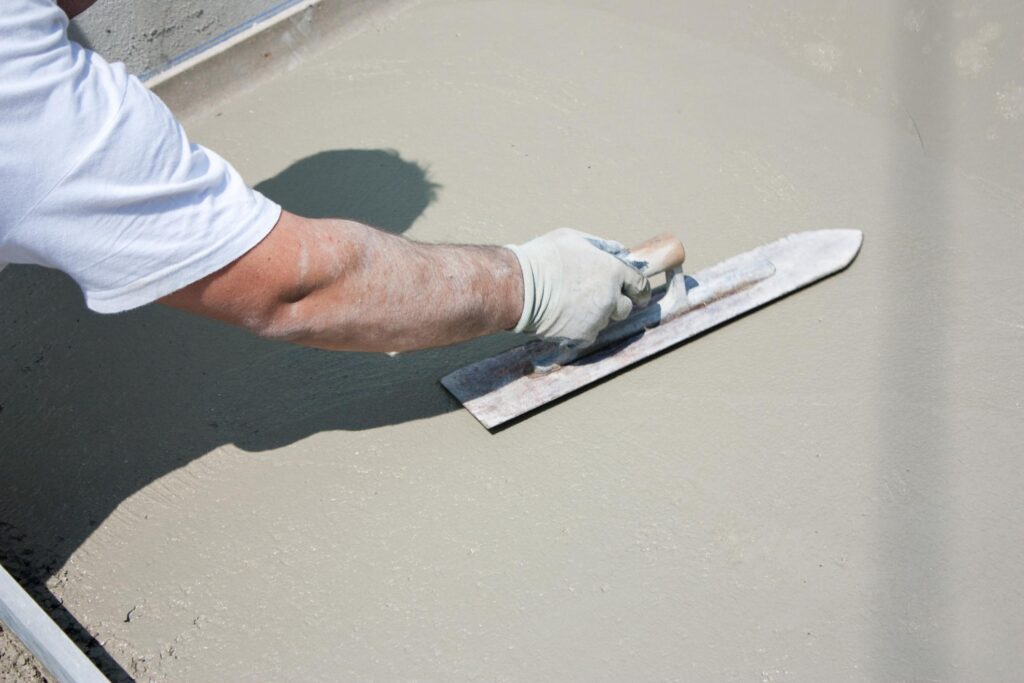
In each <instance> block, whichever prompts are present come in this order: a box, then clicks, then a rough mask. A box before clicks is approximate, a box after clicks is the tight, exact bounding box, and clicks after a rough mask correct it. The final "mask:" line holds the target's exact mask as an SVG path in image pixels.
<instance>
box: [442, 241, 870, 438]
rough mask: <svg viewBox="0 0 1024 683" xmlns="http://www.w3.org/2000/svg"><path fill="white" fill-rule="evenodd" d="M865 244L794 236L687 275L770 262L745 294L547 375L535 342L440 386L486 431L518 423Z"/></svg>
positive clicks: (803, 282)
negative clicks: (770, 270) (536, 366)
mask: <svg viewBox="0 0 1024 683" xmlns="http://www.w3.org/2000/svg"><path fill="white" fill-rule="evenodd" d="M862 242H863V233H861V231H860V230H812V231H807V232H799V233H794V234H792V235H789V236H788V237H784V238H782V239H780V240H776V241H775V242H771V243H769V244H765V245H763V246H760V247H758V248H756V249H753V250H751V251H748V252H745V253H742V254H739V255H737V256H733V257H731V258H729V259H726V260H725V261H722V262H721V263H718V264H717V265H714V266H711V267H710V268H706V269H704V270H702V271H700V272H697V273H694V274H692V276H691V277H692V279H693V280H696V282H697V283H698V286H699V283H709V282H713V281H714V280H715V278H721V277H722V276H724V275H727V274H728V273H730V272H735V271H737V270H739V269H742V268H744V267H749V266H750V265H751V264H753V263H756V262H761V261H765V260H767V261H770V262H771V263H772V264H773V265H774V266H775V274H774V275H772V276H771V277H769V278H767V279H764V280H762V281H760V282H758V283H756V284H754V285H752V286H750V287H748V288H747V289H743V290H741V291H738V292H736V293H733V294H730V295H728V296H724V297H722V298H720V299H717V300H714V301H711V302H710V303H707V304H706V305H702V306H697V307H695V308H693V309H690V310H687V311H685V312H684V313H682V314H680V315H679V316H678V317H676V318H673V319H671V320H670V321H668V322H666V323H663V324H661V325H659V326H657V327H652V328H649V329H647V330H643V331H642V332H639V333H638V336H634V337H632V338H631V339H629V340H627V341H626V342H622V343H619V344H615V345H612V346H611V347H609V348H606V349H601V350H599V351H596V352H595V353H593V354H591V355H589V356H586V357H584V358H581V359H579V360H578V361H575V362H573V363H571V364H569V365H564V366H562V367H561V368H559V369H558V370H555V371H553V372H550V373H547V374H539V373H534V372H533V360H534V359H535V358H538V357H544V356H545V355H547V354H550V353H551V351H552V348H553V347H552V345H551V344H550V343H547V342H542V341H539V340H534V341H531V342H529V343H527V344H525V345H523V346H518V347H516V348H513V349H509V350H508V351H505V352H504V353H501V354H499V355H497V356H493V357H491V358H486V359H484V360H481V361H478V362H476V363H473V364H471V365H467V366H466V367H464V368H461V369H459V370H456V371H455V372H452V373H451V374H449V375H447V376H445V377H444V378H442V379H441V384H442V385H444V387H445V389H447V390H448V391H449V392H450V393H451V394H452V395H453V396H454V397H455V398H456V399H458V401H459V402H460V403H462V405H463V406H465V408H466V409H467V410H468V411H469V412H470V413H471V414H472V415H473V417H475V418H476V419H477V420H479V422H480V424H482V425H483V426H484V427H486V428H487V429H495V428H496V427H499V426H500V425H502V424H504V423H506V422H508V421H510V420H513V419H515V418H518V417H521V416H523V415H525V414H526V413H529V412H530V411H532V410H535V409H537V408H539V407H541V406H543V405H545V404H547V403H550V402H551V401H554V400H556V399H558V398H561V397H563V396H565V395H567V394H570V393H572V392H574V391H577V390H579V389H581V388H583V387H585V386H586V385H588V384H591V383H593V382H596V381H597V380H600V379H602V378H604V377H607V376H609V375H611V374H613V373H615V372H618V371H619V370H622V369H623V368H626V367H629V366H631V365H634V364H636V363H638V362H640V361H642V360H644V359H645V358H648V357H650V356H652V355H654V354H657V353H659V352H661V351H664V350H666V349H668V348H671V347H673V346H676V345H677V344H680V343H682V342H684V341H686V340H687V339H690V338H691V337H694V336H696V335H699V334H701V333H703V332H706V331H708V330H710V329H712V328H714V327H717V326H718V325H721V324H722V323H725V322H727V321H728V320H731V319H733V318H736V317H738V316H741V315H743V314H744V313H747V312H749V311H752V310H754V309H756V308H759V307H761V306H764V305H765V304H768V303H771V302H772V301H775V300H777V299H780V298H782V297H784V296H786V295H787V294H791V293H793V292H795V291H797V290H799V289H802V288H804V287H806V286H808V285H810V284H813V283H815V282H817V281H818V280H821V279H823V278H826V277H828V276H829V275H833V274H835V273H838V272H839V271H841V270H843V269H845V268H846V267H847V266H849V265H850V264H851V263H852V262H853V260H854V258H856V256H857V253H858V252H859V251H860V247H861V243H862Z"/></svg>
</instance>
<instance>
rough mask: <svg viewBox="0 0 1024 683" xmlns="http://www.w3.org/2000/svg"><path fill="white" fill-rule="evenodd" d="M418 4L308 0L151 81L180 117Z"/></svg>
mask: <svg viewBox="0 0 1024 683" xmlns="http://www.w3.org/2000/svg"><path fill="white" fill-rule="evenodd" d="M417 2H418V0H302V1H301V2H298V3H296V4H290V5H286V6H284V7H283V9H282V10H281V11H279V12H277V13H276V14H273V15H271V16H269V17H267V18H265V19H263V20H258V21H256V22H254V23H253V24H252V25H251V26H249V27H248V28H246V29H244V30H242V31H237V32H228V33H227V34H226V36H227V37H226V38H225V39H224V40H221V41H219V42H217V43H215V44H213V45H211V46H210V47H209V48H208V49H206V50H204V51H202V52H201V53H199V54H197V55H195V56H193V57H191V58H189V59H186V60H184V61H182V62H181V63H179V64H177V65H175V66H173V67H171V68H170V69H167V70H166V71H162V72H160V73H158V74H156V75H154V76H153V77H152V78H149V79H148V80H146V85H147V86H148V87H149V88H150V89H151V90H152V91H153V92H154V93H156V95H157V96H159V97H160V98H161V99H162V100H163V101H164V102H165V103H166V104H167V106H168V107H169V108H170V109H171V111H173V112H174V113H175V114H176V115H177V116H179V117H185V116H188V115H190V114H194V113H197V112H199V111H203V110H205V109H207V108H209V107H213V106H216V104H217V103H218V102H221V101H223V100H225V99H229V98H231V97H233V96H235V95H237V94H239V93H242V92H245V91H247V90H249V89H251V88H253V87H254V86H256V85H258V84H259V83H260V82H262V81H263V80H265V79H266V78H268V77H270V76H272V75H274V74H276V73H279V72H280V71H282V70H289V69H291V68H294V67H295V66H296V65H297V64H298V63H299V62H300V61H302V59H303V58H304V57H307V56H309V55H310V54H312V53H315V52H316V51H317V50H318V49H320V48H322V47H324V46H326V45H328V44H330V41H331V40H334V39H337V38H338V37H341V36H344V35H346V34H353V33H358V32H360V31H362V30H364V29H366V28H367V27H368V26H372V25H374V24H375V23H376V22H378V21H383V20H386V19H388V18H390V17H392V16H394V14H395V13H396V12H398V11H399V10H401V9H404V8H406V7H409V6H411V5H414V4H416V3H417Z"/></svg>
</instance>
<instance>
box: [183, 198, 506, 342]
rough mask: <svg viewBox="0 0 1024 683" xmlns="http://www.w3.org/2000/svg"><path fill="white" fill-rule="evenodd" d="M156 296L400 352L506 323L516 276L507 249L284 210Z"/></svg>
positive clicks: (266, 332) (290, 334) (222, 315)
mask: <svg viewBox="0 0 1024 683" xmlns="http://www.w3.org/2000/svg"><path fill="white" fill-rule="evenodd" d="M163 302H164V303H167V304H169V305H171V306H175V307H177V308H182V309H185V310H189V311H192V312H196V313H202V314H204V315H208V316H212V317H216V318H219V319H221V320H224V321H226V322H230V323H233V324H237V325H241V326H243V327H246V328H248V329H251V330H253V331H255V332H257V333H259V334H261V335H262V336H265V337H269V338H274V339H282V340H288V341H292V342H296V343H300V344H305V345H309V346H316V347H320V348H327V349H338V350H354V351H404V350H409V349H416V348H425V347H430V346H441V345H444V344H451V343H454V342H458V341H462V340H465V339H470V338H472V337H477V336H480V335H484V334H489V333H493V332H498V331H500V330H505V329H510V328H512V327H513V326H515V324H516V322H517V321H518V319H519V316H520V314H521V312H522V306H523V282H522V274H521V271H520V267H519V263H518V261H517V259H516V257H515V255H514V254H513V253H512V252H511V251H509V250H507V249H503V248H500V247H474V246H447V245H428V244H419V243H415V242H412V241H410V240H407V239H404V238H402V237H397V236H395V235H391V234H388V233H385V232H381V231H379V230H376V229H374V228H370V227H368V226H365V225H362V224H360V223H355V222H353V221H344V220H334V219H306V218H301V217H299V216H295V215H294V214H289V213H287V212H285V213H283V214H282V217H281V220H280V221H279V222H278V225H277V226H276V227H275V228H274V229H273V230H272V231H271V233H270V234H269V235H268V236H267V237H266V238H265V239H264V240H263V242H261V243H260V244H258V245H257V246H256V247H254V248H253V249H252V250H251V251H250V252H248V253H247V254H246V255H245V256H243V257H242V258H240V259H239V260H237V261H236V262H234V263H233V264H231V265H230V266H228V267H227V268H225V269H223V270H221V271H219V272H218V273H215V274H213V275H211V276H209V277H207V278H204V279H203V280H200V281H199V282H197V283H195V284H193V285H191V286H189V287H186V288H185V289H183V290H181V291H180V292H176V293H175V294H172V295H170V296H168V297H166V298H165V299H163Z"/></svg>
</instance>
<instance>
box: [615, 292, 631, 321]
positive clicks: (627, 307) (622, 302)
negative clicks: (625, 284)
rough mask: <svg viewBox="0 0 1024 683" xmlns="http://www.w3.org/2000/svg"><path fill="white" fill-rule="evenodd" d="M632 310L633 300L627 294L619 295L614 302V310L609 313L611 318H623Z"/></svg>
mask: <svg viewBox="0 0 1024 683" xmlns="http://www.w3.org/2000/svg"><path fill="white" fill-rule="evenodd" d="M632 310H633V301H632V300H631V299H630V298H629V297H628V296H619V298H618V300H617V301H616V302H615V311H614V312H613V313H612V315H611V319H612V320H625V319H626V318H628V317H629V314H630V312H631V311H632Z"/></svg>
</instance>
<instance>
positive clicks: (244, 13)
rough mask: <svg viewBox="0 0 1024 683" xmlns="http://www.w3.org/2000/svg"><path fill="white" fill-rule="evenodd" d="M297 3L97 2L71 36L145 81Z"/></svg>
mask: <svg viewBox="0 0 1024 683" xmlns="http://www.w3.org/2000/svg"><path fill="white" fill-rule="evenodd" d="M296 2H297V0H220V1H219V2H213V1H212V0H184V1H182V2H157V1H156V0H143V1H138V0H99V1H98V2H97V3H96V4H95V5H93V6H92V7H91V8H90V9H89V10H88V11H86V12H85V13H83V14H81V15H79V16H78V17H77V18H76V19H75V20H74V21H73V22H72V25H71V29H70V33H71V36H72V38H74V39H75V40H77V41H79V42H80V43H82V44H84V45H86V46H88V47H91V48H92V49H94V50H96V51H97V52H99V53H100V54H102V55H103V56H104V57H106V58H107V59H109V60H111V61H121V62H124V63H125V64H127V65H128V69H129V70H131V72H132V73H135V74H138V75H140V76H143V77H146V76H150V75H152V74H155V73H158V72H160V71H163V70H164V69H166V68H168V67H169V66H172V65H173V64H175V63H176V62H178V61H181V59H183V58H184V57H187V56H190V55H192V54H194V53H196V52H198V51H201V50H203V49H204V48H206V47H209V46H211V45H213V44H215V43H217V42H219V41H220V40H222V39H224V38H226V37H228V36H230V35H232V34H234V33H236V32H237V31H239V30H241V29H244V28H246V27H247V26H249V25H251V24H252V23H253V22H254V21H256V20H258V19H262V18H265V17H267V16H270V15H272V14H274V13H275V12H278V11H280V10H282V9H284V8H286V7H288V6H290V5H293V4H295V3H296Z"/></svg>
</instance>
